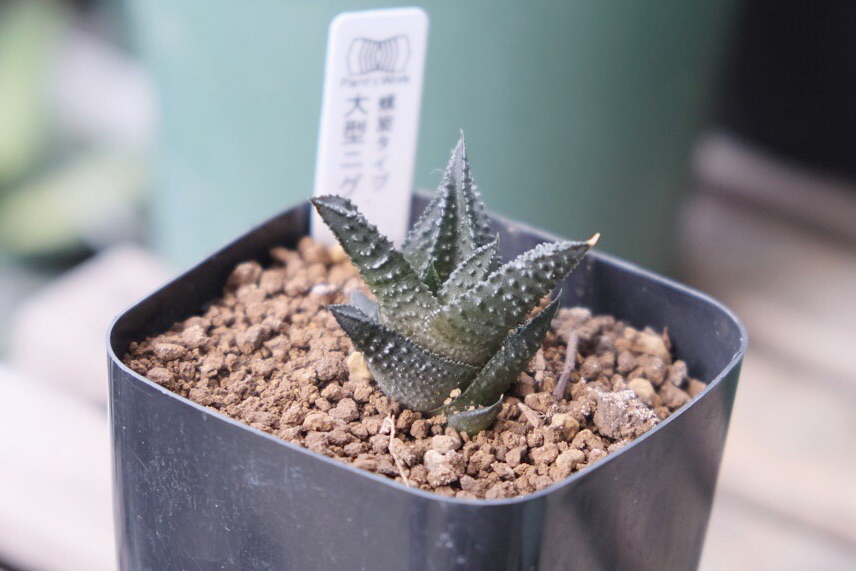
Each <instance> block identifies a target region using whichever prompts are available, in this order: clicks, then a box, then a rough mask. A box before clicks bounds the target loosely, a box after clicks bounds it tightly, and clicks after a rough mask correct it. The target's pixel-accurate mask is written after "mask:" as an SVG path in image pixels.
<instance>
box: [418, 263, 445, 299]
mask: <svg viewBox="0 0 856 571" xmlns="http://www.w3.org/2000/svg"><path fill="white" fill-rule="evenodd" d="M422 283H424V284H425V285H426V286H428V289H429V290H431V293H433V294H434V295H435V296H436V295H437V291H439V289H440V287H441V286H442V285H443V284H442V283H441V282H440V276H439V275H437V268H435V267H434V264H429V265H428V269H427V270H425V275H424V276H422Z"/></svg>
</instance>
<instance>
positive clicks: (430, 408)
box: [312, 134, 597, 434]
mask: <svg viewBox="0 0 856 571" xmlns="http://www.w3.org/2000/svg"><path fill="white" fill-rule="evenodd" d="M312 204H313V205H314V206H315V208H316V209H317V211H318V213H319V214H320V216H321V218H322V219H323V220H324V222H325V223H326V224H327V225H328V226H329V227H330V229H331V230H332V231H333V234H335V236H336V238H337V239H338V241H339V243H340V244H341V245H342V247H343V248H344V250H345V252H346V253H347V254H348V256H350V258H351V260H352V261H353V262H354V264H355V265H356V267H357V268H358V269H359V271H360V273H361V274H362V276H363V279H364V280H365V282H366V283H367V285H368V286H369V288H370V289H371V291H372V293H373V294H374V296H375V298H376V300H377V301H376V302H372V301H370V300H369V299H368V298H367V297H365V296H362V295H359V294H357V295H354V296H352V299H351V303H352V305H332V306H330V307H329V310H330V311H331V312H332V313H333V315H334V316H335V317H336V320H337V321H338V322H339V325H340V326H341V327H342V329H343V330H344V331H345V333H346V334H347V335H348V336H349V337H350V338H351V340H352V341H353V343H354V346H355V347H356V349H357V350H358V351H360V352H361V353H362V354H363V355H364V356H365V359H366V363H367V365H368V368H369V370H370V371H371V373H372V375H373V377H374V379H375V381H376V382H377V384H378V385H379V386H380V388H381V390H383V391H384V393H385V394H386V395H388V396H390V397H392V398H394V399H395V400H397V401H398V402H399V403H401V404H402V405H404V406H406V407H408V408H410V409H412V410H416V411H422V412H426V413H441V414H444V415H445V416H446V419H447V423H448V425H450V426H452V427H454V428H455V429H457V430H461V431H466V432H469V433H471V434H474V433H476V432H478V431H480V430H483V429H484V428H487V427H488V426H490V424H491V423H492V422H493V421H494V419H495V418H496V416H497V414H498V413H499V411H500V409H501V406H502V397H503V394H504V393H505V392H506V391H507V390H508V389H509V387H510V386H511V384H512V383H513V382H514V381H515V380H516V379H517V377H518V375H519V373H520V371H522V370H523V368H524V367H525V366H526V364H527V363H528V362H529V360H530V359H531V358H532V357H533V355H534V354H535V352H536V351H537V350H538V348H539V347H540V345H541V342H542V340H543V338H544V335H545V334H546V332H547V330H548V329H549V327H550V322H551V320H552V318H553V316H554V315H555V313H556V310H557V308H558V299H556V300H554V301H552V302H551V303H550V304H549V305H548V306H547V307H546V308H544V309H542V310H541V311H540V312H538V313H537V314H536V315H534V316H532V317H530V316H531V313H532V312H533V310H534V309H535V308H536V307H537V306H538V305H539V303H540V302H541V300H542V299H543V298H544V297H545V296H547V295H548V294H549V293H550V292H551V291H552V290H553V289H554V288H555V287H556V285H557V284H558V283H559V282H560V281H561V280H563V279H564V278H565V277H566V276H567V275H568V274H569V273H570V272H571V270H573V269H574V268H575V267H576V266H577V264H578V263H579V262H580V260H581V259H582V258H583V256H584V255H585V253H586V251H588V249H589V248H590V247H591V246H593V245H594V244H595V242H596V240H597V236H595V237H594V238H592V239H591V240H589V241H587V242H566V241H561V242H554V243H544V244H540V245H538V246H536V247H535V248H533V249H532V250H529V251H528V252H526V253H524V254H522V255H520V256H518V257H517V258H515V259H513V260H511V261H508V262H505V263H502V260H501V259H500V257H499V253H498V250H497V245H498V244H497V235H496V234H495V233H494V232H493V231H492V230H491V227H490V224H489V223H488V219H487V216H486V214H485V211H484V207H483V205H482V202H481V199H480V197H479V193H478V190H477V188H476V185H475V184H474V182H473V179H472V177H471V175H470V166H469V163H468V161H467V154H466V148H465V145H464V139H463V134H462V135H461V138H460V140H459V141H458V144H457V146H456V147H455V149H454V151H453V152H452V158H451V160H450V162H449V166H448V168H447V169H446V171H445V173H444V175H443V180H442V183H441V184H440V186H439V188H438V189H437V193H436V195H435V196H434V197H433V199H432V200H431V202H430V203H429V205H428V206H427V208H426V209H425V211H424V212H423V214H422V216H421V217H420V218H419V220H418V221H417V222H416V224H415V225H414V227H413V229H412V230H411V231H410V233H409V234H408V236H407V239H406V240H405V242H404V244H403V247H402V248H401V250H398V249H396V248H395V247H393V245H392V243H391V242H390V241H389V240H388V239H387V238H386V237H384V236H383V235H381V234H380V233H379V232H378V230H377V228H376V227H375V226H373V225H372V224H370V223H369V222H368V221H367V220H366V219H365V217H363V215H362V214H361V213H360V212H359V210H357V208H356V207H355V206H354V204H353V203H352V202H351V201H350V200H348V199H346V198H342V197H339V196H322V197H318V198H314V199H312Z"/></svg>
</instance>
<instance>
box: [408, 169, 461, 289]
mask: <svg viewBox="0 0 856 571" xmlns="http://www.w3.org/2000/svg"><path fill="white" fill-rule="evenodd" d="M455 198H456V197H455V188H454V184H453V183H452V182H449V181H447V179H446V177H445V176H444V178H443V183H442V184H441V185H440V188H439V189H438V190H437V194H436V195H435V196H434V198H433V199H432V200H431V203H430V204H428V207H427V208H426V209H425V212H423V213H422V216H420V217H419V220H417V222H416V224H415V225H414V226H413V229H412V230H411V231H410V232H409V233H408V235H407V238H406V239H405V241H404V244H403V246H402V252H403V253H404V257H405V258H406V259H407V261H408V262H410V265H411V266H413V269H414V270H416V272H418V273H419V274H420V275H424V274H425V272H426V271H427V270H428V268H429V266H431V265H432V264H433V265H434V269H435V270H436V271H437V274H438V275H439V276H440V278H441V281H442V280H445V278H446V277H448V275H449V273H451V271H452V269H453V264H454V262H455V241H456V238H457V234H456V233H457V225H456V220H455V217H456V215H457V208H456V207H455Z"/></svg>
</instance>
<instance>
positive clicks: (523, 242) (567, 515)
mask: <svg viewBox="0 0 856 571" xmlns="http://www.w3.org/2000/svg"><path fill="white" fill-rule="evenodd" d="M425 204H426V200H425V198H424V197H421V196H417V197H416V198H415V204H414V212H418V211H420V210H421V209H422V208H424V206H425ZM493 221H494V224H495V226H496V230H497V231H498V232H499V234H500V244H501V245H502V249H503V255H504V256H505V257H506V258H508V257H510V256H514V255H516V254H518V253H521V252H523V251H525V250H527V249H529V248H531V247H533V246H534V245H535V244H537V243H539V242H542V241H545V240H551V239H554V237H552V236H549V235H547V234H544V233H542V232H539V231H537V230H533V229H530V228H526V227H523V226H520V225H517V224H515V223H512V222H509V221H506V220H502V219H499V218H494V219H493ZM308 224H309V208H308V204H303V205H301V206H298V207H296V208H293V209H291V210H288V211H286V212H285V213H283V214H282V215H280V216H278V217H276V218H274V219H272V220H271V221H269V222H267V223H265V224H263V225H262V226H260V227H259V228H257V229H255V230H253V231H252V232H250V233H248V234H246V235H245V236H243V237H242V238H240V239H238V240H237V241H235V242H234V243H232V244H230V245H229V246H227V247H225V248H224V249H222V250H220V251H219V252H217V253H216V254H214V255H213V256H211V257H210V258H208V259H206V260H205V261H203V262H202V263H201V264H199V265H198V266H196V267H194V268H193V269H191V270H190V271H188V272H187V273H185V274H184V275H182V276H180V277H178V278H177V279H175V280H174V281H172V282H171V283H169V284H167V285H166V286H164V287H163V288H161V289H160V290H158V291H156V292H155V293H153V294H152V295H151V296H149V297H147V298H146V299H144V300H143V301H141V302H140V303H138V304H137V305H135V306H134V307H132V308H131V309H129V310H128V311H127V312H125V313H124V314H123V315H121V316H120V317H119V318H118V319H117V320H116V321H115V322H114V324H113V326H112V328H111V331H110V334H109V347H108V354H109V360H110V420H111V431H112V443H113V470H114V486H115V492H114V493H115V517H116V529H117V538H118V540H117V541H118V551H119V561H120V564H121V568H122V569H125V570H141V569H154V570H172V569H206V570H207V569H241V570H248V569H276V570H280V569H295V570H300V571H305V570H312V569H318V570H325V571H327V570H337V569H342V570H349V571H350V570H354V569H367V570H371V571H378V570H386V569H389V570H393V569H394V570H399V569H411V570H428V569H432V570H433V569H466V570H472V569H490V570H500V569H656V570H662V569H691V568H694V567H696V566H697V564H698V560H699V555H700V553H701V548H702V544H703V541H704V535H705V530H706V527H707V522H708V518H709V516H710V510H711V504H712V501H713V495H714V490H715V488H716V479H717V475H718V471H719V464H720V460H721V457H722V449H723V445H724V443H725V436H726V432H727V429H728V422H729V418H730V414H731V408H732V404H733V401H734V394H735V390H736V388H737V378H738V375H739V372H740V365H741V361H742V359H743V354H744V352H745V349H746V343H747V336H746V331H745V330H744V328H743V326H742V325H741V323H740V322H739V321H738V319H737V318H736V317H735V316H734V315H733V314H732V313H731V312H730V311H729V310H728V309H726V308H725V307H723V306H722V305H721V304H719V303H718V302H716V301H714V300H713V299H711V298H709V297H708V296H706V295H704V294H701V293H699V292H697V291H693V290H691V289H689V288H687V287H684V286H682V285H680V284H677V283H675V282H672V281H669V280H667V279H664V278H662V277H660V276H657V275H654V274H651V273H649V272H646V271H644V270H642V269H640V268H638V267H635V266H633V265H630V264H627V263H625V262H622V261H620V260H617V259H615V258H612V257H610V256H607V255H604V254H600V253H598V252H593V253H590V254H589V255H588V256H587V257H586V259H585V261H584V262H583V263H582V264H581V265H580V267H579V268H577V270H576V271H575V272H574V273H573V274H572V275H571V277H570V278H569V280H568V283H566V284H565V286H564V296H565V298H564V300H563V302H564V303H565V305H569V306H572V305H583V306H586V307H589V308H591V310H592V311H593V312H595V313H609V314H613V315H615V316H616V317H618V318H620V319H623V320H626V321H627V322H629V323H631V324H633V325H635V326H637V327H642V326H645V325H650V326H653V327H656V328H663V327H666V326H667V327H668V329H669V334H670V336H671V338H672V340H673V345H674V348H675V351H676V352H677V356H678V357H679V358H681V359H684V360H685V361H686V362H687V364H688V365H689V368H690V371H691V372H692V374H693V375H694V376H696V377H698V378H700V379H703V380H705V381H707V382H709V383H710V384H709V386H708V387H707V388H706V389H705V390H704V392H702V393H701V394H700V395H699V396H698V397H697V398H696V399H695V400H693V401H692V402H691V403H690V404H689V405H687V406H685V407H684V408H683V409H681V410H680V411H678V412H677V413H675V414H674V415H672V416H671V417H670V418H669V419H667V420H666V421H665V422H663V423H661V424H660V425H658V426H657V427H656V428H654V429H653V430H651V431H650V432H648V433H647V434H645V435H644V436H642V437H641V438H639V439H637V440H636V441H634V442H633V443H631V444H630V445H628V446H626V447H624V448H623V449H621V450H620V451H617V452H615V453H613V454H610V455H609V456H607V457H606V458H605V459H603V460H601V461H599V462H597V463H595V464H593V465H592V466H590V467H588V468H586V469H584V470H582V471H580V472H578V473H576V474H574V475H573V476H571V477H570V478H568V479H566V480H564V481H562V482H560V483H557V484H555V485H553V486H551V487H549V488H546V489H544V490H542V491H540V492H537V493H534V494H531V495H527V496H522V497H517V498H513V499H505V500H462V499H454V498H446V497H442V496H439V495H436V494H432V493H428V492H423V491H418V490H413V489H409V488H406V487H405V486H403V485H401V484H398V483H395V482H393V481H392V480H389V479H387V478H385V477H382V476H377V475H374V474H371V473H368V472H364V471H362V470H359V469H356V468H353V467H351V466H348V465H345V464H343V463H340V462H337V461H334V460H331V459H329V458H326V457H324V456H321V455H318V454H316V453H313V452H310V451H309V450H307V449H304V448H302V447H300V446H297V445H295V444H291V443H289V442H285V441H282V440H279V439H277V438H274V437H273V436H270V435H268V434H265V433H263V432H261V431H259V430H256V429H254V428H251V427H250V426H247V425H245V424H242V423H240V422H238V421H236V420H233V419H231V418H228V417H226V416H224V415H222V414H219V413H217V412H215V411H214V410H211V409H208V408H205V407H202V406H200V405H198V404H196V403H193V402H190V401H189V400H187V399H185V398H182V397H180V396H178V395H176V394H174V393H172V392H170V391H167V390H166V389H164V388H162V387H160V386H158V385H156V384H155V383H153V382H151V381H149V380H147V379H145V378H143V377H142V376H140V375H138V374H136V373H134V372H133V371H131V370H130V369H128V368H127V367H126V366H125V365H123V364H122V362H121V357H122V356H123V355H124V354H125V353H126V351H127V348H128V345H129V343H130V342H131V341H133V340H137V339H140V338H142V337H144V336H147V335H150V334H155V333H158V332H160V331H163V330H165V329H166V328H168V327H169V326H170V325H171V324H172V323H174V322H175V321H177V320H181V319H184V318H187V317H189V316H191V315H192V314H194V313H197V312H199V311H200V310H201V309H202V308H203V307H204V305H205V304H206V303H207V302H210V301H211V300H213V299H215V298H216V297H218V296H219V295H220V293H221V291H222V288H223V285H224V283H225V281H226V278H227V276H228V275H229V273H230V272H231V270H232V269H233V267H234V266H235V265H236V264H237V263H239V262H241V261H244V260H248V259H256V260H259V261H260V262H262V263H267V262H268V261H269V258H268V250H269V249H270V248H271V247H272V246H277V245H286V246H288V245H294V244H296V242H297V240H298V239H299V238H300V237H302V236H304V235H305V234H306V233H307V230H308Z"/></svg>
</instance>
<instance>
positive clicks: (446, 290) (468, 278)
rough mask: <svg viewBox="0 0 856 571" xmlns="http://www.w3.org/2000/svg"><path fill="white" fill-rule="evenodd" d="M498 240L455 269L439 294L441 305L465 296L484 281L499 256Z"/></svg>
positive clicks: (479, 249) (477, 251) (478, 250)
mask: <svg viewBox="0 0 856 571" xmlns="http://www.w3.org/2000/svg"><path fill="white" fill-rule="evenodd" d="M497 245H498V242H497V240H494V241H493V242H491V243H490V244H485V245H484V246H482V247H480V248H478V249H476V250H475V251H474V252H473V253H472V255H471V256H470V257H469V258H467V259H466V260H464V262H463V263H462V264H461V265H460V266H458V267H457V268H455V271H454V272H452V275H450V276H449V279H448V280H446V282H445V283H444V284H443V287H441V288H440V290H439V291H438V293H437V298H438V299H439V300H440V303H441V304H445V303H449V302H450V301H451V300H453V299H455V298H457V297H459V296H461V295H463V294H464V293H465V292H466V291H467V290H469V289H470V288H473V287H475V286H476V284H478V283H479V282H480V281H482V280H483V279H484V278H485V277H486V276H487V275H488V273H490V270H491V267H492V265H493V263H494V260H495V259H496V256H497V251H496V250H497Z"/></svg>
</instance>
